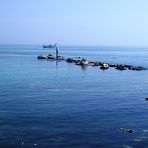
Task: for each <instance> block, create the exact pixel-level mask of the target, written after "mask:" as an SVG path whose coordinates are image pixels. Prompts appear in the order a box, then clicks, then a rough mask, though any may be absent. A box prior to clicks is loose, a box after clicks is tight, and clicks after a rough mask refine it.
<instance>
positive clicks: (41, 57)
mask: <svg viewBox="0 0 148 148" xmlns="http://www.w3.org/2000/svg"><path fill="white" fill-rule="evenodd" d="M38 59H48V56H45V55H40V56H38Z"/></svg>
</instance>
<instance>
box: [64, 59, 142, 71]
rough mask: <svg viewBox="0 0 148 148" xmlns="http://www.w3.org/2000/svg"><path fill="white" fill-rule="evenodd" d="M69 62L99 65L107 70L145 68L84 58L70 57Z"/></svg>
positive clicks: (137, 69)
mask: <svg viewBox="0 0 148 148" xmlns="http://www.w3.org/2000/svg"><path fill="white" fill-rule="evenodd" d="M66 61H67V62H68V63H74V64H76V65H80V66H98V67H99V68H100V69H102V70H107V69H109V68H115V69H116V70H120V71H123V70H136V71H141V70H145V68H144V67H142V66H132V65H126V64H110V63H103V62H100V61H88V60H86V59H84V58H82V59H81V58H68V59H67V60H66Z"/></svg>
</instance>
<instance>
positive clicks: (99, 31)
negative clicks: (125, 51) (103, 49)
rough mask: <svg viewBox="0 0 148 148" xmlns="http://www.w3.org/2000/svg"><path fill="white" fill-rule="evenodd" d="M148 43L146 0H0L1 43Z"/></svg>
mask: <svg viewBox="0 0 148 148" xmlns="http://www.w3.org/2000/svg"><path fill="white" fill-rule="evenodd" d="M48 42H58V43H59V44H64V45H100V46H148V0H0V44H7V43H8V44H17V43H18V44H26V43H28V44H42V43H48Z"/></svg>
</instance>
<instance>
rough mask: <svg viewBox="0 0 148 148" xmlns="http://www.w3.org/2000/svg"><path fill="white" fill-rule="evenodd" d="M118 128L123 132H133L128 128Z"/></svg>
mask: <svg viewBox="0 0 148 148" xmlns="http://www.w3.org/2000/svg"><path fill="white" fill-rule="evenodd" d="M120 130H122V131H124V132H128V133H133V130H132V129H130V128H120Z"/></svg>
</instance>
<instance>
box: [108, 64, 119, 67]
mask: <svg viewBox="0 0 148 148" xmlns="http://www.w3.org/2000/svg"><path fill="white" fill-rule="evenodd" d="M109 67H117V65H116V64H109Z"/></svg>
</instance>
